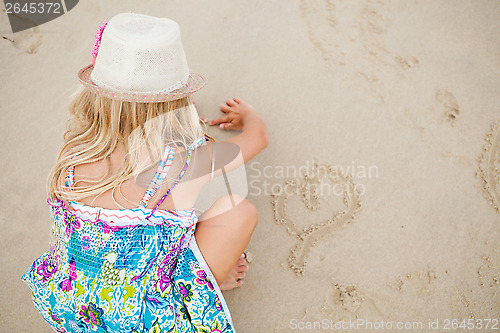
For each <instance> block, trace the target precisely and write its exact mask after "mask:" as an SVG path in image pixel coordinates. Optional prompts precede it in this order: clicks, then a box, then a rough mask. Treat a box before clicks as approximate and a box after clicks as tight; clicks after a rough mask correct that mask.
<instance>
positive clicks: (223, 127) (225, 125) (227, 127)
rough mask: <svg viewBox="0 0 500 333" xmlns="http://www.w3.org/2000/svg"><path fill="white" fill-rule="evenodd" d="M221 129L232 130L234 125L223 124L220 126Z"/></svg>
mask: <svg viewBox="0 0 500 333" xmlns="http://www.w3.org/2000/svg"><path fill="white" fill-rule="evenodd" d="M219 127H220V128H222V129H232V128H233V127H234V124H233V123H222V124H220V125H219Z"/></svg>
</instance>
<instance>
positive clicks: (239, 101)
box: [233, 97, 242, 104]
mask: <svg viewBox="0 0 500 333" xmlns="http://www.w3.org/2000/svg"><path fill="white" fill-rule="evenodd" d="M233 99H234V101H235V102H236V103H238V104H240V103H241V102H242V100H241V99H239V98H237V97H235V98H233Z"/></svg>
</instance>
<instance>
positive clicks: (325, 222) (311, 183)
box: [272, 163, 361, 276]
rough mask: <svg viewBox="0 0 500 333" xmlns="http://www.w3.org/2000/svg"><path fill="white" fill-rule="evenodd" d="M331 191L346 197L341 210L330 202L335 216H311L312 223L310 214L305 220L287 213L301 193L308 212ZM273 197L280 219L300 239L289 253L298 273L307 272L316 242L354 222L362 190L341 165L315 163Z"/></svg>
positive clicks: (320, 203) (320, 204) (294, 269)
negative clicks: (288, 204) (309, 256)
mask: <svg viewBox="0 0 500 333" xmlns="http://www.w3.org/2000/svg"><path fill="white" fill-rule="evenodd" d="M325 185H326V186H325ZM327 191H328V192H330V193H329V194H330V195H331V193H332V192H335V193H338V194H335V195H336V196H337V197H338V196H341V197H342V199H343V200H342V204H341V205H339V206H343V207H342V208H339V209H338V210H337V211H335V208H334V207H335V203H333V202H329V201H327V202H326V209H327V210H329V209H331V210H332V213H329V216H331V217H330V218H329V219H326V218H324V219H322V220H320V221H319V222H317V221H318V220H317V219H315V218H311V220H313V221H314V222H313V223H312V224H308V221H307V217H306V220H305V221H304V219H301V220H299V219H297V214H294V216H295V218H291V217H290V216H289V214H288V213H287V211H288V209H287V203H288V202H289V201H291V200H292V199H293V198H294V197H299V198H300V199H301V201H302V203H303V204H304V206H305V208H307V210H308V213H307V215H306V216H308V215H309V214H311V213H312V211H315V210H318V209H320V208H322V207H321V206H322V203H323V202H324V201H325V200H324V198H323V196H325V197H327V196H326V194H325V193H326V192H327ZM273 197H274V200H272V205H273V211H274V218H275V220H276V222H277V223H278V224H281V225H283V226H284V227H285V228H286V229H287V231H288V233H289V234H290V235H292V236H295V237H296V238H297V239H298V240H299V243H298V244H297V245H296V246H295V247H294V248H292V249H291V251H290V255H289V257H288V263H289V266H290V268H291V269H292V270H293V271H294V272H295V274H296V275H297V276H301V275H303V274H304V271H305V268H306V265H307V257H308V255H309V252H310V251H311V249H312V248H313V247H314V245H316V243H317V242H318V241H320V240H322V239H323V238H325V237H327V236H331V235H333V234H334V233H335V232H336V231H338V230H339V229H340V228H342V227H345V226H346V225H347V224H348V223H350V222H352V221H353V219H354V217H355V214H356V213H357V211H358V210H359V209H360V208H361V202H360V191H359V189H358V188H357V187H356V186H355V184H354V183H353V181H352V179H351V177H349V176H345V175H344V174H343V173H342V172H341V171H340V170H338V169H337V168H332V167H331V166H329V165H318V164H317V163H313V166H312V168H311V169H310V170H309V172H308V173H306V174H305V175H303V179H301V180H300V181H299V180H287V181H286V183H285V185H284V186H283V188H282V190H281V191H280V193H279V194H273ZM291 207H292V209H295V210H296V209H297V208H299V209H300V207H301V206H300V204H299V203H298V202H296V204H295V203H292V206H291ZM302 207H303V206H302ZM330 214H331V215H330ZM309 216H312V215H309ZM299 225H300V226H303V227H302V228H301V227H299Z"/></svg>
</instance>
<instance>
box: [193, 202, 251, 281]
mask: <svg viewBox="0 0 500 333" xmlns="http://www.w3.org/2000/svg"><path fill="white" fill-rule="evenodd" d="M235 203H236V206H234V204H235ZM233 206H234V207H233ZM257 220H258V217H257V209H256V208H255V206H254V205H253V204H252V203H251V202H250V201H248V200H247V199H244V198H241V197H239V196H236V195H225V196H223V197H220V198H219V199H217V201H215V202H214V204H213V205H212V206H211V207H210V208H209V209H208V210H207V211H205V212H204V213H203V214H201V215H200V216H199V218H198V225H197V226H196V231H195V237H196V242H197V243H198V247H199V248H200V251H201V253H202V254H203V257H204V258H205V261H206V262H207V264H208V266H209V267H210V270H211V271H212V273H213V274H214V277H215V280H216V281H217V283H218V284H219V286H220V287H221V289H223V290H224V289H231V288H233V287H237V286H239V285H241V281H238V279H240V278H243V277H244V275H245V273H244V272H245V271H246V270H248V267H247V266H246V261H245V260H244V259H243V258H241V255H242V253H243V251H244V250H245V248H246V247H247V245H248V243H249V242H250V238H251V237H252V233H253V231H254V229H255V227H256V225H257Z"/></svg>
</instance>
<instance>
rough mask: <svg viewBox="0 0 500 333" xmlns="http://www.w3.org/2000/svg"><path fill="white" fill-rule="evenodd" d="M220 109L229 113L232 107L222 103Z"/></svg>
mask: <svg viewBox="0 0 500 333" xmlns="http://www.w3.org/2000/svg"><path fill="white" fill-rule="evenodd" d="M220 110H221V111H222V112H224V113H228V112H231V108H230V107H229V106H227V105H226V104H221V105H220Z"/></svg>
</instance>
